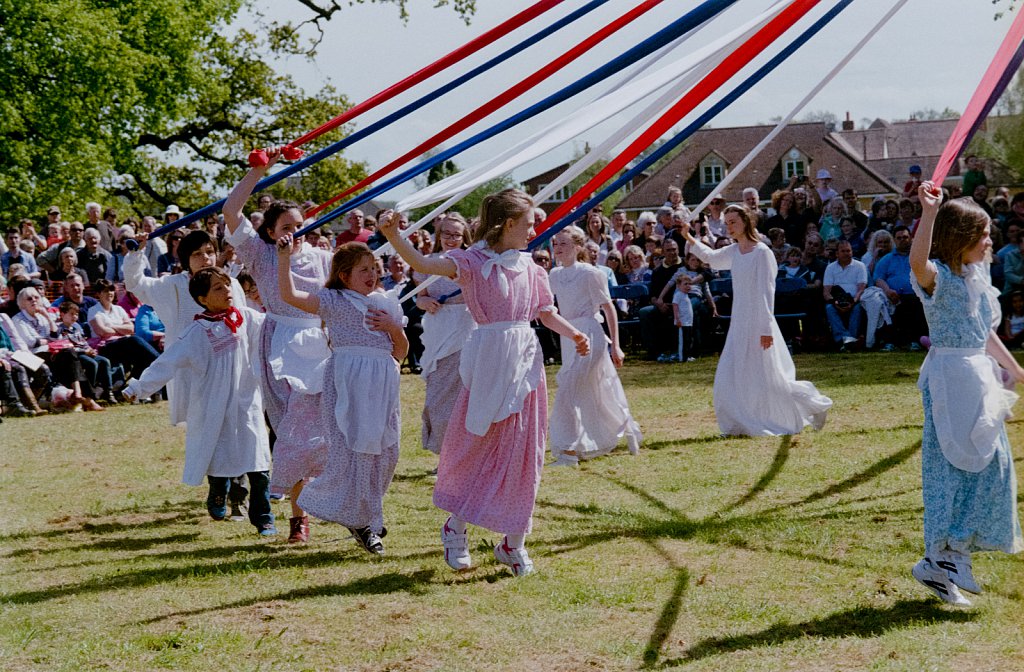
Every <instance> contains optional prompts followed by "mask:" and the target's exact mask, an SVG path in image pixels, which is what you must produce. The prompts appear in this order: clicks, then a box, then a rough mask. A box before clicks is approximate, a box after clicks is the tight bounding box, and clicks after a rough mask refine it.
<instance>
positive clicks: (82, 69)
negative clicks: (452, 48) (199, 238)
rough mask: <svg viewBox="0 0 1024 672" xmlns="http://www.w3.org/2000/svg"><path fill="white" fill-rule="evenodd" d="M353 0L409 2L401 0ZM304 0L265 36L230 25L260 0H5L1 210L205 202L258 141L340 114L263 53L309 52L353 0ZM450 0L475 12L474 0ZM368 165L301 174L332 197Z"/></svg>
mask: <svg viewBox="0 0 1024 672" xmlns="http://www.w3.org/2000/svg"><path fill="white" fill-rule="evenodd" d="M355 1H357V2H363V1H369V2H381V3H385V4H393V5H395V6H396V7H397V8H398V9H399V11H400V12H401V13H403V14H404V12H405V11H406V0H355ZM295 2H296V3H298V4H299V5H302V6H303V7H304V8H305V9H304V10H303V12H309V18H308V19H307V20H305V21H299V22H297V23H295V24H294V25H293V24H283V25H278V24H274V25H272V26H265V27H264V28H265V30H260V31H259V33H258V34H257V32H254V31H250V30H244V29H243V30H236V29H233V28H231V26H232V23H233V22H234V21H235V19H236V18H238V17H239V15H240V12H243V11H248V10H249V9H258V6H257V5H258V3H257V2H256V1H255V0H190V2H179V1H177V0H118V1H116V2H112V1H110V0H0V81H3V82H4V93H5V95H4V96H3V97H2V99H0V208H2V212H4V214H5V215H6V216H7V217H9V218H11V219H16V218H18V217H22V216H27V215H32V214H38V213H39V212H41V211H42V210H43V209H44V208H45V207H46V206H47V205H49V204H50V203H58V204H61V205H63V206H65V207H66V208H67V209H68V210H70V211H71V212H76V211H78V212H80V211H81V209H82V206H83V204H84V203H85V201H87V200H99V201H101V202H106V203H109V202H111V199H112V198H114V197H117V198H119V199H120V200H121V201H122V204H123V205H128V206H130V207H131V209H134V210H136V211H138V212H153V211H154V210H156V209H158V208H161V207H162V206H163V205H166V204H168V203H172V202H173V203H178V204H179V205H181V206H183V207H186V208H188V207H195V206H198V205H202V204H205V203H206V202H208V201H209V200H212V199H213V192H216V193H218V194H220V193H223V191H224V190H225V189H226V187H227V186H228V185H230V184H232V183H233V182H234V181H235V180H237V179H238V178H239V177H240V175H241V174H242V172H243V171H244V169H245V157H246V155H247V153H248V151H249V149H251V148H252V147H257V146H268V145H273V144H280V143H283V142H286V141H288V140H291V139H293V138H295V137H297V136H299V135H300V134H302V133H304V132H305V131H307V130H308V129H310V128H314V127H315V126H317V125H319V124H321V123H323V122H325V121H327V120H328V119H330V118H332V117H334V116H336V115H337V114H340V113H341V112H342V111H343V110H344V109H345V108H346V107H348V106H349V101H348V100H347V99H346V98H345V97H344V96H343V95H341V94H339V93H338V92H337V91H336V90H335V89H334V88H333V87H331V86H327V87H324V88H323V89H322V90H320V91H317V92H313V93H312V95H306V94H305V93H303V92H301V91H300V90H299V89H298V87H297V86H296V85H295V83H294V82H293V81H292V79H291V78H290V77H288V76H286V75H282V74H280V73H277V72H276V71H275V70H274V69H273V67H272V66H271V65H268V63H267V62H266V61H267V60H269V59H268V57H270V56H273V55H274V54H283V53H302V54H304V55H306V56H307V57H311V56H312V55H313V54H315V48H316V40H315V39H314V40H313V41H312V42H311V43H309V42H307V43H306V44H304V38H303V37H302V35H303V33H304V31H305V30H306V28H304V26H305V24H312V25H313V26H314V27H315V28H317V29H320V28H321V27H322V23H323V22H324V21H328V20H330V18H331V16H332V15H333V14H334V13H335V12H337V11H341V10H342V9H343V4H344V3H342V4H339V3H338V2H336V1H335V0H316V1H314V0H295ZM436 4H437V5H444V4H448V3H447V1H446V0H442V1H441V2H439V3H436ZM453 8H454V9H455V10H456V11H457V12H458V13H459V14H460V15H461V16H463V17H464V18H468V17H469V16H470V15H471V14H472V11H473V9H474V3H473V2H472V1H471V0H454V5H453ZM310 44H311V46H310ZM350 130H351V129H350V128H349V129H346V128H341V129H338V130H335V131H333V132H332V133H329V134H325V135H324V136H321V137H320V138H318V139H317V140H315V141H313V142H311V143H309V144H308V145H306V147H305V148H306V149H308V150H311V151H315V150H316V149H318V148H320V147H323V146H325V145H326V144H329V143H331V142H333V141H335V140H337V139H338V138H340V137H342V135H343V134H344V133H346V132H348V131H350ZM364 174H365V167H364V166H363V165H362V164H359V163H352V162H350V161H347V160H345V159H344V158H343V157H342V156H340V155H336V156H335V157H333V158H332V159H329V160H327V161H324V162H321V164H318V165H317V166H316V167H315V168H311V169H309V170H307V171H306V172H305V175H304V176H303V179H302V183H301V186H302V191H303V195H304V196H305V197H310V198H313V199H314V200H319V199H323V198H326V197H327V196H328V195H331V194H333V193H336V192H337V191H339V190H341V189H342V188H344V187H345V186H347V185H349V184H351V183H353V182H354V181H356V180H358V179H359V178H361V177H362V176H363V175H364ZM295 189H296V184H295V183H292V184H291V185H284V186H282V187H281V189H280V191H281V192H282V193H285V192H289V191H294V190H295ZM277 191H278V190H277V189H275V193H276V192H277Z"/></svg>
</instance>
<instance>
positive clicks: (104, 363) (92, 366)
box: [56, 301, 117, 404]
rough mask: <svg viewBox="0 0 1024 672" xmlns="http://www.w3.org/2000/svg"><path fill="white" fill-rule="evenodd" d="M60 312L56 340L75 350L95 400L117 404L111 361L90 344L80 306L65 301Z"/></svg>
mask: <svg viewBox="0 0 1024 672" xmlns="http://www.w3.org/2000/svg"><path fill="white" fill-rule="evenodd" d="M58 311H59V312H60V320H59V321H58V322H57V333H56V338H57V339H58V340H64V341H67V342H68V343H69V344H70V345H69V346H68V347H71V348H74V350H75V352H76V353H77V355H78V361H79V362H80V363H81V365H82V371H83V373H84V374H85V376H86V378H87V379H88V381H89V385H90V386H91V387H92V390H93V394H94V395H95V398H96V399H98V400H100V401H105V402H107V403H110V404H114V403H117V401H116V400H115V399H114V381H113V372H112V370H111V368H110V360H109V359H107V358H106V357H104V356H103V355H101V354H100V353H98V352H96V349H95V348H93V347H92V346H91V345H90V344H89V341H88V339H87V338H86V337H85V331H84V330H83V329H82V325H81V324H79V323H78V306H77V305H75V304H74V303H72V302H71V301H65V302H64V303H62V304H60V308H58Z"/></svg>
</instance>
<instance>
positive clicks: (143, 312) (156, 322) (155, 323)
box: [135, 303, 166, 352]
mask: <svg viewBox="0 0 1024 672" xmlns="http://www.w3.org/2000/svg"><path fill="white" fill-rule="evenodd" d="M165 331H166V329H165V327H164V323H163V322H161V321H160V318H159V317H158V316H157V314H156V311H155V310H153V306H150V305H147V304H145V303H144V304H142V305H141V306H139V312H137V313H136V314H135V335H136V336H138V337H139V338H141V339H142V340H144V341H145V342H146V343H149V344H150V345H152V346H153V349H154V350H157V351H158V352H163V350H164V333H165Z"/></svg>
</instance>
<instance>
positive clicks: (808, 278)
mask: <svg viewBox="0 0 1024 672" xmlns="http://www.w3.org/2000/svg"><path fill="white" fill-rule="evenodd" d="M779 277H780V278H798V279H800V280H803V281H804V282H806V283H807V284H808V285H809V284H811V283H812V282H814V271H812V270H811V269H809V268H807V267H806V266H804V251H803V250H801V249H800V248H799V247H791V248H789V249H788V250H786V257H785V259H783V265H782V266H779Z"/></svg>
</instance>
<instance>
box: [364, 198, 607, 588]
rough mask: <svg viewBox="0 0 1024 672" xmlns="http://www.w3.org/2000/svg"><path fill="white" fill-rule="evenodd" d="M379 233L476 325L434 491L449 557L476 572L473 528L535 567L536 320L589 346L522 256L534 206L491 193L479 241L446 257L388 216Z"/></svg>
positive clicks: (510, 560)
mask: <svg viewBox="0 0 1024 672" xmlns="http://www.w3.org/2000/svg"><path fill="white" fill-rule="evenodd" d="M378 226H379V228H380V230H381V231H382V232H383V233H384V235H385V236H387V239H388V242H390V243H391V244H392V245H393V246H394V248H395V251H396V252H398V254H400V255H401V256H402V257H403V258H404V259H405V260H406V261H407V262H408V263H409V265H410V266H411V267H412V268H413V269H414V270H415V271H417V272H419V273H429V274H432V275H441V276H444V277H448V278H452V279H454V281H455V282H456V284H458V285H459V287H461V288H462V292H463V295H464V296H465V300H466V305H468V306H469V311H470V313H471V314H472V316H473V319H474V320H475V321H476V323H477V325H478V326H477V328H476V330H474V331H473V333H472V334H471V335H470V337H469V340H468V341H467V342H466V345H465V346H464V347H463V349H462V358H461V360H460V366H459V374H460V377H461V379H462V387H461V389H460V391H459V396H458V399H457V400H456V402H455V408H454V411H453V412H452V416H451V418H450V419H449V421H448V430H447V432H446V433H445V436H444V443H443V445H442V448H441V457H440V462H439V465H438V471H437V485H436V486H435V487H434V505H435V506H437V507H438V508H440V509H442V510H445V511H448V512H449V513H450V514H451V515H450V516H449V517H448V520H447V521H446V522H445V523H444V525H443V526H442V527H441V541H442V544H443V546H444V557H445V562H446V563H447V564H448V566H449V567H451V568H452V569H455V570H465V569H469V567H470V566H471V565H472V559H471V558H470V555H469V544H468V541H467V532H466V525H467V524H468V523H472V524H474V525H478V526H480V527H484V528H486V529H489V530H492V531H494V532H499V533H502V534H504V535H505V536H504V538H503V539H502V540H501V542H500V543H499V544H498V545H497V546H495V547H494V557H495V558H496V559H497V560H498V562H500V563H502V564H505V565H508V566H509V567H510V568H511V569H512V573H513V574H514V575H515V576H524V575H526V574H529V573H531V572H532V571H533V561H532V560H531V559H530V557H529V554H528V553H527V552H526V547H525V541H526V535H527V534H528V533H529V532H530V529H531V526H532V522H533V507H534V504H535V501H536V498H537V489H538V487H539V485H540V476H541V470H542V468H543V465H544V451H545V438H546V430H547V386H546V383H545V379H544V361H543V356H542V354H541V350H540V346H539V344H538V342H537V337H536V336H535V335H534V332H533V329H532V328H531V327H530V321H531V320H534V319H540V321H541V322H542V323H543V324H544V326H546V327H548V328H549V329H551V330H552V331H554V332H555V333H557V334H559V335H561V336H563V337H565V338H567V339H569V340H571V341H573V342H574V343H575V346H576V353H577V354H578V355H581V356H582V355H586V354H587V353H588V352H589V351H590V342H589V339H588V338H587V336H586V335H585V334H584V333H582V332H581V331H579V330H578V329H576V328H575V327H573V326H572V325H571V324H569V323H568V322H566V321H565V320H564V319H563V318H562V317H561V316H560V315H559V314H558V311H557V310H556V308H555V306H554V297H553V296H552V293H551V287H550V285H549V284H548V277H547V273H545V272H544V269H542V268H541V267H540V266H538V265H536V264H534V263H533V261H532V260H531V258H530V255H529V254H527V253H524V252H521V251H520V250H522V249H523V248H525V247H526V243H527V241H528V240H529V238H530V234H531V231H532V229H533V202H532V201H531V200H530V197H529V196H528V195H527V194H526V193H524V192H522V191H520V190H518V189H506V190H504V191H500V192H498V193H495V194H490V195H488V196H487V197H486V198H484V200H483V203H482V204H481V207H480V225H479V227H478V228H477V230H476V233H475V238H476V242H475V243H474V244H473V245H472V246H471V247H470V248H469V249H466V250H452V251H450V252H449V253H448V256H447V258H443V257H425V256H423V255H422V254H420V252H419V251H417V250H416V249H415V248H413V246H412V244H411V243H409V241H407V240H405V239H404V238H402V237H401V235H400V234H399V226H398V218H397V217H396V216H394V213H391V212H386V213H383V214H382V215H381V216H380V218H379V219H378Z"/></svg>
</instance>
